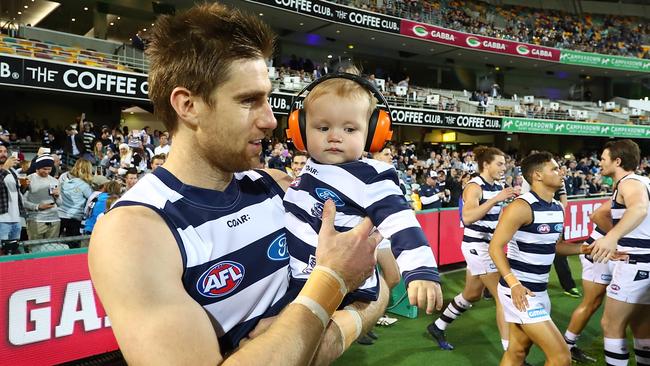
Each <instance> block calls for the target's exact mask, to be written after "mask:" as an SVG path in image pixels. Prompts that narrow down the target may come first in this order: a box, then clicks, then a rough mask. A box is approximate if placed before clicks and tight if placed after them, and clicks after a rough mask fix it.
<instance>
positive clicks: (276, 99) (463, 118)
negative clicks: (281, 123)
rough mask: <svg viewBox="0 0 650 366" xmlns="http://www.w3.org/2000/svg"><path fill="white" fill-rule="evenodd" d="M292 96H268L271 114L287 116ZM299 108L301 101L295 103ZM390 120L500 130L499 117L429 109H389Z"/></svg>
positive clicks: (285, 94)
mask: <svg viewBox="0 0 650 366" xmlns="http://www.w3.org/2000/svg"><path fill="white" fill-rule="evenodd" d="M292 98H293V94H287V93H273V94H271V96H269V104H270V105H271V109H273V113H275V114H288V113H289V109H290V107H291V100H292ZM295 103H297V106H301V104H302V102H301V101H296V102H295ZM391 118H392V121H393V123H394V124H396V125H404V126H422V127H437V128H451V129H468V130H481V131H485V130H489V131H495V132H496V131H500V130H501V117H495V116H486V115H479V114H466V113H456V112H443V111H435V110H430V109H415V108H401V107H391Z"/></svg>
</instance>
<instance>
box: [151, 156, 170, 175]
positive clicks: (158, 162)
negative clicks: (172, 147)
mask: <svg viewBox="0 0 650 366" xmlns="http://www.w3.org/2000/svg"><path fill="white" fill-rule="evenodd" d="M165 160H167V155H165V154H158V155H154V156H153V158H151V172H152V173H153V172H154V171H156V169H158V167H160V166H162V165H163V164H165Z"/></svg>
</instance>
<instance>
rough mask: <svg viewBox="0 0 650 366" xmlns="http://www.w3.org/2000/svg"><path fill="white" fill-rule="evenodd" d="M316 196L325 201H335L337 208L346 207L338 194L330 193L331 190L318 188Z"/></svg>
mask: <svg viewBox="0 0 650 366" xmlns="http://www.w3.org/2000/svg"><path fill="white" fill-rule="evenodd" d="M316 195H317V196H318V198H320V199H321V200H323V201H327V200H329V199H331V200H332V201H334V205H336V207H342V206H345V202H343V200H342V199H341V198H340V197H339V196H338V195H337V194H336V193H334V192H332V191H330V190H329V189H325V188H316Z"/></svg>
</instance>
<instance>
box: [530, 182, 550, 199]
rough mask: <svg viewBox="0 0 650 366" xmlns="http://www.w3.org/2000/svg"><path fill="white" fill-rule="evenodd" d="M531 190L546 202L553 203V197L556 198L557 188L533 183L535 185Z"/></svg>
mask: <svg viewBox="0 0 650 366" xmlns="http://www.w3.org/2000/svg"><path fill="white" fill-rule="evenodd" d="M530 190H531V191H533V192H535V194H537V195H538V196H539V198H541V199H543V200H544V201H546V202H551V201H553V197H554V196H555V191H556V189H555V188H553V187H549V186H546V185H544V184H543V183H541V182H539V183H538V182H535V183H533V185H532V186H531V187H530Z"/></svg>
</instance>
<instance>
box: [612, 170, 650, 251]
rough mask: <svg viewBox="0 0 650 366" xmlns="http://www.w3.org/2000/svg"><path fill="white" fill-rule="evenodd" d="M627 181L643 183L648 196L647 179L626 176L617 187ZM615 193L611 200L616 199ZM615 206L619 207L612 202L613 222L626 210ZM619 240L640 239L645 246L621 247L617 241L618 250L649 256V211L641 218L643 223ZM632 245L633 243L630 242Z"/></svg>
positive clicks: (637, 176)
mask: <svg viewBox="0 0 650 366" xmlns="http://www.w3.org/2000/svg"><path fill="white" fill-rule="evenodd" d="M628 179H635V180H638V181H640V182H641V183H643V185H644V186H645V187H646V190H647V192H648V195H649V196H650V179H649V178H648V177H644V176H640V175H637V174H628V175H626V176H625V177H623V178H622V179H621V180H620V181H619V182H618V184H617V187H618V186H620V184H621V183H623V182H624V181H626V180H628ZM617 193H618V189H617V190H616V191H615V192H614V194H613V195H612V200H615V199H616V196H617ZM617 205H619V206H620V204H619V203H616V202H612V219H614V220H620V219H621V218H622V217H623V215H624V214H625V210H626V208H616V207H615V206H617ZM621 239H642V240H643V241H644V242H645V243H644V244H646V245H644V246H641V243H638V244H639V245H638V246H629V245H625V246H622V245H620V240H619V245H618V250H620V251H623V252H626V253H628V254H650V247H648V246H647V242H648V241H650V210H648V213H647V214H646V216H645V217H644V218H643V221H642V222H641V223H640V224H639V225H638V226H637V227H635V228H634V229H632V231H630V232H629V233H627V234H626V235H625V236H623V238H621ZM628 243H629V241H628ZM632 243H634V241H632ZM626 244H627V243H626Z"/></svg>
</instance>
